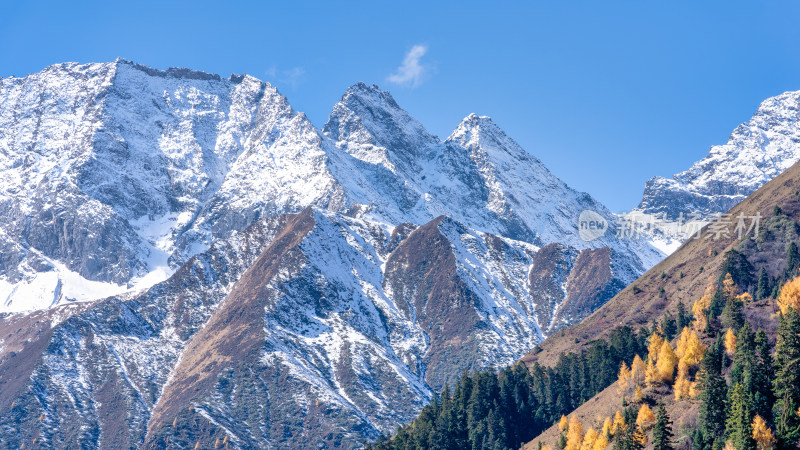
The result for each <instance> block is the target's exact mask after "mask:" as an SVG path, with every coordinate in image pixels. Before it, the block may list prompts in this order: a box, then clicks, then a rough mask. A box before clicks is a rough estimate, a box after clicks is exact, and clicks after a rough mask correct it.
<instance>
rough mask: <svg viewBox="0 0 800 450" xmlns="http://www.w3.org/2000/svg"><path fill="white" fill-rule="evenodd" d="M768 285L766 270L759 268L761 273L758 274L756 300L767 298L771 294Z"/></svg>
mask: <svg viewBox="0 0 800 450" xmlns="http://www.w3.org/2000/svg"><path fill="white" fill-rule="evenodd" d="M771 292H772V291H771V289H770V285H769V275H767V269H765V268H763V267H762V268H761V271H760V272H759V273H758V287H756V300H761V299H763V298H767V297H769V295H770V293H771Z"/></svg>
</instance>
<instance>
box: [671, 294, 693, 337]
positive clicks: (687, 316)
mask: <svg viewBox="0 0 800 450" xmlns="http://www.w3.org/2000/svg"><path fill="white" fill-rule="evenodd" d="M675 322H676V325H677V326H678V329H679V330H682V329H684V328H686V327H688V326H691V325H692V315H691V313H689V312H688V311H687V310H686V305H684V304H683V300H680V301H678V317H677V319H676V321H675Z"/></svg>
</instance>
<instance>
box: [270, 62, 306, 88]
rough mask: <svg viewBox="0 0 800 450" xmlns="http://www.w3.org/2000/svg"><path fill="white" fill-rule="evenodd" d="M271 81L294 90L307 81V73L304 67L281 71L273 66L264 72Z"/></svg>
mask: <svg viewBox="0 0 800 450" xmlns="http://www.w3.org/2000/svg"><path fill="white" fill-rule="evenodd" d="M264 73H265V74H266V75H267V78H269V80H270V81H273V82H276V83H279V84H283V85H287V86H289V87H291V88H292V89H295V88H297V86H298V85H299V84H300V83H302V82H303V81H304V80H305V76H306V71H305V69H303V68H302V67H292V68H291V69H285V70H280V69H278V68H277V67H275V66H273V67H270V68H269V69H267V70H266V71H264Z"/></svg>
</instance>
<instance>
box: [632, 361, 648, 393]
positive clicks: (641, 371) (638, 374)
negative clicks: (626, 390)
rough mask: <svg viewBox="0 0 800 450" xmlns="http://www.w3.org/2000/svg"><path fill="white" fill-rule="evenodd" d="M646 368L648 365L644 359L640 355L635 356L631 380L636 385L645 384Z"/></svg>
mask: <svg viewBox="0 0 800 450" xmlns="http://www.w3.org/2000/svg"><path fill="white" fill-rule="evenodd" d="M646 370H647V367H646V366H645V364H644V361H642V358H641V357H640V356H639V355H636V356H634V357H633V362H632V363H631V381H632V382H633V385H634V386H637V387H638V386H644V379H645V372H646Z"/></svg>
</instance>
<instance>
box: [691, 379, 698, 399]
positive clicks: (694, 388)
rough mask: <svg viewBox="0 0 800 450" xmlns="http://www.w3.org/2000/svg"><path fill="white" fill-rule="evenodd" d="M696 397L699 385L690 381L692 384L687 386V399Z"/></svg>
mask: <svg viewBox="0 0 800 450" xmlns="http://www.w3.org/2000/svg"><path fill="white" fill-rule="evenodd" d="M698 395H700V383H699V382H698V381H692V384H690V385H689V397H690V398H697V396H698Z"/></svg>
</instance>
